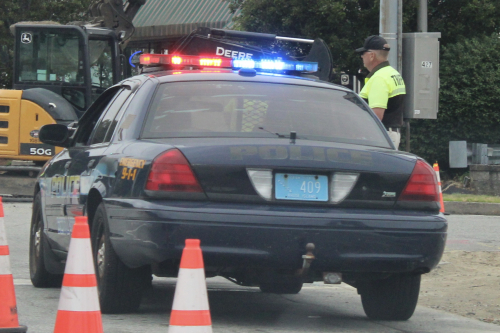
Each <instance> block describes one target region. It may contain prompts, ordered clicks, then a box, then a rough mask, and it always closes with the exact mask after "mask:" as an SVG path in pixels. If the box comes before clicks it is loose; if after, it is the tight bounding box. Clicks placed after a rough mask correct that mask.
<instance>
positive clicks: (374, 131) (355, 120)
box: [142, 81, 390, 148]
mask: <svg viewBox="0 0 500 333" xmlns="http://www.w3.org/2000/svg"><path fill="white" fill-rule="evenodd" d="M291 131H294V132H296V135H297V139H305V140H318V141H330V142H332V141H333V142H345V143H355V144H363V145H369V146H377V147H387V148H389V147H390V146H389V143H388V142H387V139H386V138H385V136H384V134H383V129H381V128H380V126H379V125H378V124H377V123H376V121H375V120H374V118H373V117H372V116H371V115H370V114H369V112H368V111H367V110H366V109H365V106H364V105H363V104H362V103H361V101H360V98H359V97H358V96H357V95H355V94H354V93H351V92H345V91H339V90H334V89H327V88H319V87H311V86H300V85H290V84H276V83H262V82H233V81H197V82H175V83H165V84H162V85H161V86H160V88H159V89H158V90H157V92H156V96H155V97H154V101H153V103H152V106H151V109H150V112H149V114H148V118H147V120H146V124H145V127H144V131H143V134H142V137H143V138H174V137H175V138H178V137H238V138H243V137H272V136H277V137H280V136H283V137H289V135H290V132H291Z"/></svg>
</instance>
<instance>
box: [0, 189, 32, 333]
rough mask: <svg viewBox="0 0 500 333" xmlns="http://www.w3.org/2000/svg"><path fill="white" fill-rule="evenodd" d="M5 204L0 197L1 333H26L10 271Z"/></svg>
mask: <svg viewBox="0 0 500 333" xmlns="http://www.w3.org/2000/svg"><path fill="white" fill-rule="evenodd" d="M3 218H4V214H3V204H2V197H0V332H1V333H4V332H9V333H14V332H16V333H17V332H22V333H24V332H26V331H27V330H28V328H27V327H26V326H19V320H18V318H17V304H16V292H15V290H14V278H13V276H12V272H11V270H10V259H9V254H10V252H9V245H8V244H7V234H6V232H5V222H4V220H3Z"/></svg>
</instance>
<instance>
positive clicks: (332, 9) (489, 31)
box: [231, 0, 500, 169]
mask: <svg viewBox="0 0 500 333" xmlns="http://www.w3.org/2000/svg"><path fill="white" fill-rule="evenodd" d="M231 3H232V8H233V10H235V11H236V10H238V11H240V13H241V15H240V16H239V17H238V18H237V21H236V23H237V26H238V27H239V28H240V29H242V30H249V31H259V32H267V33H276V34H281V35H284V36H292V37H295V36H297V37H298V36H304V37H307V38H316V37H320V38H323V39H324V40H325V41H326V42H327V43H328V45H329V46H330V49H331V50H332V54H333V56H334V60H335V62H336V63H335V66H336V71H337V72H341V71H343V72H348V73H355V72H357V70H358V69H360V68H362V62H361V61H360V59H359V57H358V56H357V55H356V54H355V53H354V49H356V48H358V47H360V46H361V45H362V44H363V41H364V39H365V38H366V37H367V36H369V35H374V34H378V31H379V10H380V1H379V0H359V1H357V0H318V1H303V0H274V1H268V0H232V1H231ZM418 6H419V0H403V32H414V31H417V12H418ZM428 13H429V18H428V30H429V31H439V32H441V36H442V37H441V39H440V43H441V59H440V67H441V68H440V80H441V81H440V83H441V88H440V102H439V113H438V119H437V120H411V152H412V153H415V154H417V155H420V156H422V157H424V158H425V159H426V160H427V161H429V162H434V161H438V162H439V164H440V166H441V169H446V168H448V141H451V140H466V141H468V142H477V143H500V130H498V126H499V120H500V112H498V110H497V109H498V108H499V106H500V103H499V102H500V100H499V99H500V84H499V81H500V79H499V78H500V69H499V66H498V60H497V59H499V56H500V45H498V43H499V41H498V33H500V1H498V0H428ZM404 132H405V131H403V137H402V142H401V146H400V147H401V149H404V147H405V137H404V136H405V135H404V134H405V133H404Z"/></svg>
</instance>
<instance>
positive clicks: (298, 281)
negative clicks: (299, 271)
mask: <svg viewBox="0 0 500 333" xmlns="http://www.w3.org/2000/svg"><path fill="white" fill-rule="evenodd" d="M302 285H303V282H302V278H301V277H298V276H288V275H284V276H281V277H280V279H277V280H275V281H266V282H263V283H261V284H260V290H261V291H262V292H263V293H273V294H298V293H299V292H300V290H301V289H302Z"/></svg>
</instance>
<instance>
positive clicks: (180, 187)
mask: <svg viewBox="0 0 500 333" xmlns="http://www.w3.org/2000/svg"><path fill="white" fill-rule="evenodd" d="M146 190H150V191H168V192H203V190H202V188H201V186H200V184H199V183H198V180H197V179H196V176H195V175H194V173H193V170H192V169H191V166H190V165H189V162H188V161H187V159H186V158H185V157H184V155H183V154H182V153H181V152H180V150H178V149H172V150H169V151H167V152H165V153H163V154H161V155H159V156H158V157H156V158H155V159H154V161H153V163H152V165H151V171H150V172H149V176H148V181H147V183H146Z"/></svg>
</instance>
